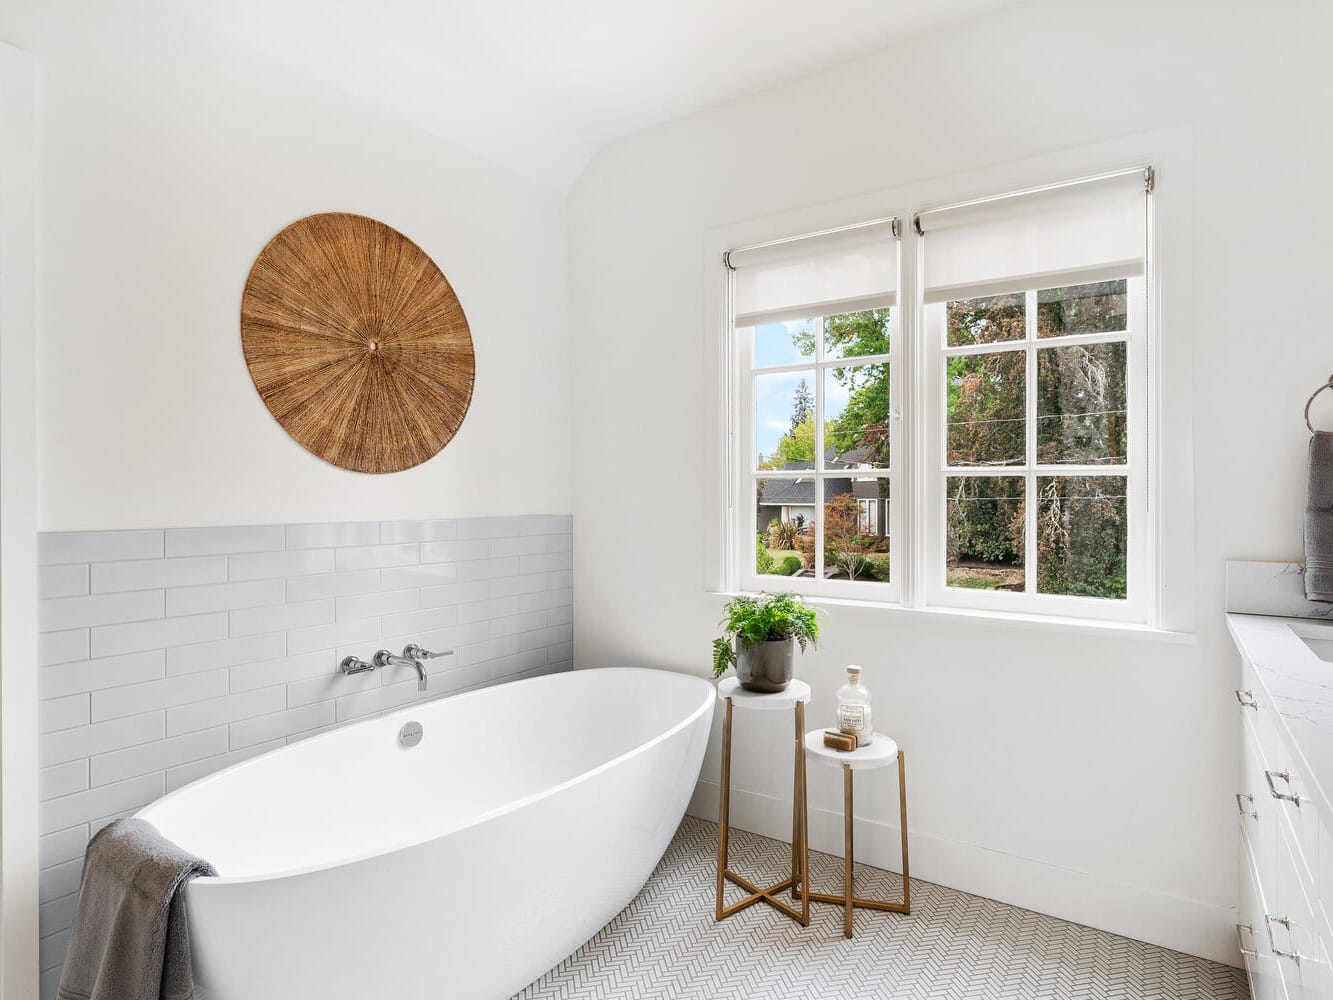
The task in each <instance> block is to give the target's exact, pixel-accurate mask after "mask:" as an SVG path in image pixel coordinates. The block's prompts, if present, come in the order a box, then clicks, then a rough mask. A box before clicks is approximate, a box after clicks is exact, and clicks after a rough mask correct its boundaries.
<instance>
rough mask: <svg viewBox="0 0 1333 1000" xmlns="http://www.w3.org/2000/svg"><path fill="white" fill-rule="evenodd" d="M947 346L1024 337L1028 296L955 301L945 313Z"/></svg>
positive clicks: (989, 297) (1015, 293)
mask: <svg viewBox="0 0 1333 1000" xmlns="http://www.w3.org/2000/svg"><path fill="white" fill-rule="evenodd" d="M945 316H946V320H947V324H948V331H949V332H948V344H949V346H950V347H963V346H966V345H970V344H995V343H999V342H1000V341H1005V340H1022V339H1023V338H1024V337H1026V336H1027V296H1026V295H1025V294H1024V293H1023V292H1013V293H1009V294H1005V295H987V296H986V297H985V298H979V299H958V300H957V301H954V302H950V303H949V304H948V306H947V308H946V309H945Z"/></svg>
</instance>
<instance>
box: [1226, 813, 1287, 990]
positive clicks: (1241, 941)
mask: <svg viewBox="0 0 1333 1000" xmlns="http://www.w3.org/2000/svg"><path fill="white" fill-rule="evenodd" d="M1238 854H1239V855H1240V871H1239V873H1238V874H1239V876H1240V878H1239V882H1240V908H1239V918H1240V921H1239V923H1237V925H1236V939H1237V940H1236V943H1237V944H1238V945H1239V947H1240V953H1241V957H1242V958H1243V959H1244V960H1245V971H1246V972H1247V973H1248V974H1249V977H1250V996H1251V998H1252V1000H1286V997H1287V993H1286V989H1285V987H1284V986H1283V984H1282V972H1281V970H1280V969H1279V968H1278V964H1277V959H1276V958H1274V957H1273V953H1272V950H1271V949H1270V948H1269V944H1268V932H1267V929H1266V924H1265V920H1264V917H1265V914H1267V912H1268V909H1267V904H1266V903H1265V902H1264V893H1263V890H1262V889H1261V888H1260V885H1259V880H1258V877H1257V875H1256V873H1255V867H1254V857H1253V854H1252V850H1251V844H1250V838H1249V837H1248V836H1247V835H1246V833H1245V831H1244V830H1241V832H1240V850H1239V852H1238ZM1275 874H1276V873H1275Z"/></svg>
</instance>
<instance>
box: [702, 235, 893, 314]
mask: <svg viewBox="0 0 1333 1000" xmlns="http://www.w3.org/2000/svg"><path fill="white" fill-rule="evenodd" d="M894 229H895V224H894V220H892V219H886V220H882V221H878V222H872V223H867V224H866V225H863V226H855V227H852V228H849V229H840V230H832V231H830V232H825V233H815V234H813V235H811V236H803V237H800V238H799V239H794V240H784V241H781V242H778V243H769V244H765V245H763V246H757V247H750V248H747V249H744V250H733V251H731V252H730V253H729V254H728V255H727V263H728V264H729V265H730V266H731V267H732V268H733V269H734V270H735V272H736V284H735V293H734V294H735V298H734V302H735V311H736V325H737V326H755V325H757V324H759V323H776V322H781V321H784V320H791V319H805V318H807V317H810V316H828V315H834V314H836V313H844V312H856V311H858V310H861V309H881V308H884V307H885V306H891V305H893V304H894V303H895V301H896V299H897V292H898V238H897V237H896V236H895V235H894Z"/></svg>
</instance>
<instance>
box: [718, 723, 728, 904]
mask: <svg viewBox="0 0 1333 1000" xmlns="http://www.w3.org/2000/svg"><path fill="white" fill-rule="evenodd" d="M726 705H727V710H726V714H725V716H724V717H723V719H722V785H721V793H720V798H721V802H720V803H719V805H718V824H717V910H716V914H717V919H718V920H721V919H722V897H723V893H724V891H725V890H726V884H727V879H726V873H727V831H728V828H729V826H730V823H731V816H730V813H731V699H730V698H728V699H726Z"/></svg>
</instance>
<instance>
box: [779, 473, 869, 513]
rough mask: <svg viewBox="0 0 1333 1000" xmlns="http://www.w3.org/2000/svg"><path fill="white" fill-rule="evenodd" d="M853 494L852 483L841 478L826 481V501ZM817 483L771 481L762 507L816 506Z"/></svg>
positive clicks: (784, 480)
mask: <svg viewBox="0 0 1333 1000" xmlns="http://www.w3.org/2000/svg"><path fill="white" fill-rule="evenodd" d="M850 492H852V481H851V480H850V479H843V478H841V477H839V478H836V479H825V480H824V499H825V500H831V499H832V498H833V497H836V496H841V495H842V494H844V493H850ZM814 502H815V481H814V479H813V478H811V479H805V478H802V479H770V480H768V481H767V482H766V483H764V492H763V493H762V494H760V496H759V504H760V506H762V507H787V506H793V507H795V506H807V507H809V506H814Z"/></svg>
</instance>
